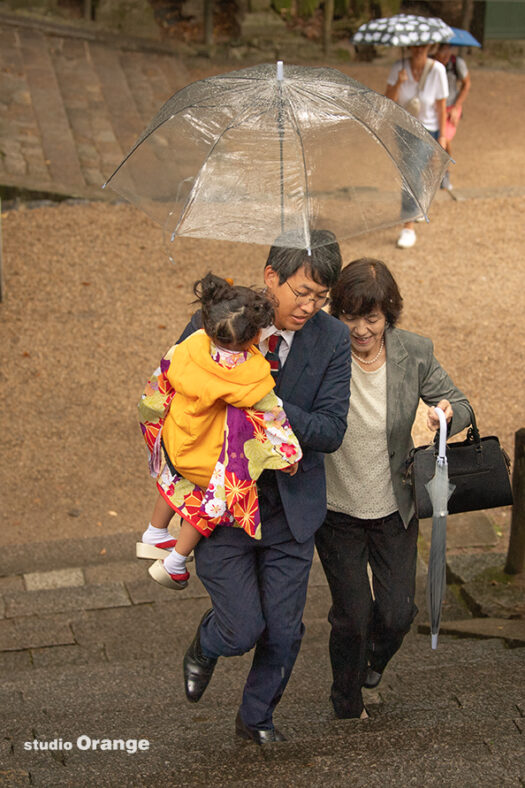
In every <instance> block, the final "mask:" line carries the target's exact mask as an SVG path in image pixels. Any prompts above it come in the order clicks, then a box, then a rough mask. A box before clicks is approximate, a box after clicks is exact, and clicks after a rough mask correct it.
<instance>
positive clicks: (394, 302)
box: [330, 257, 403, 326]
mask: <svg viewBox="0 0 525 788" xmlns="http://www.w3.org/2000/svg"><path fill="white" fill-rule="evenodd" d="M375 308H379V309H380V310H381V311H382V312H383V314H384V315H385V317H386V319H387V322H388V323H389V324H390V325H391V326H394V325H395V324H396V323H397V321H398V320H399V316H400V315H401V312H402V309H403V299H402V298H401V293H400V292H399V288H398V286H397V284H396V280H395V279H394V277H393V276H392V274H391V273H390V271H389V270H388V268H387V266H386V265H385V264H384V263H383V262H381V260H374V259H373V258H372V257H361V258H360V259H359V260H352V262H351V263H348V265H346V266H345V267H344V268H343V270H342V271H341V276H340V277H339V279H338V280H337V282H336V284H335V285H334V287H333V288H332V291H331V293H330V313H331V314H332V315H333V316H334V317H341V315H356V316H362V315H367V314H369V313H370V312H372V311H373V310H374V309H375Z"/></svg>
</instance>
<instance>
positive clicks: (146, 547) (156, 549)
mask: <svg viewBox="0 0 525 788" xmlns="http://www.w3.org/2000/svg"><path fill="white" fill-rule="evenodd" d="M176 544H177V540H176V539H166V541H165V542H159V544H146V542H137V545H136V551H135V555H136V556H137V558H149V559H153V560H155V559H156V558H167V557H168V556H169V554H170V552H171V551H172V550H173V548H174V547H175V545H176Z"/></svg>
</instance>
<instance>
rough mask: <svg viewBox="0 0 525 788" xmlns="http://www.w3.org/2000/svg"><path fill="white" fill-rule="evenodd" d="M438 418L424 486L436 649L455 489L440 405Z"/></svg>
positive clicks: (432, 633)
mask: <svg viewBox="0 0 525 788" xmlns="http://www.w3.org/2000/svg"><path fill="white" fill-rule="evenodd" d="M435 411H436V413H437V414H438V417H439V453H438V456H437V458H436V472H435V474H434V476H433V477H432V479H431V480H430V481H429V482H427V484H426V485H425V487H426V488H427V490H428V494H429V496H430V500H431V502H432V510H433V512H432V540H431V544H430V557H429V561H428V577H427V601H428V613H429V617H430V639H431V646H432V648H433V649H436V648H437V642H438V633H439V625H440V623H441V607H442V604H443V600H444V598H445V591H446V587H447V577H446V575H447V561H446V550H447V514H448V511H447V504H448V499H449V498H450V496H451V495H452V493H453V492H454V489H455V485H454V484H450V483H449V480H448V463H447V420H446V418H445V414H444V413H443V411H442V410H441V408H435Z"/></svg>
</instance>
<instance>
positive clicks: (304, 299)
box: [286, 280, 330, 309]
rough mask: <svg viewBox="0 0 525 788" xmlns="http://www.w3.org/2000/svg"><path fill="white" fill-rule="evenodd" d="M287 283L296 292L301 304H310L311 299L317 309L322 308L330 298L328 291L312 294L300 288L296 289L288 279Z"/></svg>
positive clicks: (296, 298)
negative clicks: (318, 294) (321, 293)
mask: <svg viewBox="0 0 525 788" xmlns="http://www.w3.org/2000/svg"><path fill="white" fill-rule="evenodd" d="M286 284H287V285H288V287H289V288H290V290H291V291H292V293H293V294H294V296H295V300H296V302H297V303H298V304H299V305H300V306H303V305H304V304H308V303H309V302H310V301H311V302H312V304H313V305H314V307H315V308H316V309H322V308H323V306H325V304H327V303H328V301H329V300H330V297H329V295H328V293H327V294H326V295H322V296H313V295H310V293H301V292H300V291H299V290H295V289H294V288H293V287H292V286H291V284H290V283H289V282H288V280H286Z"/></svg>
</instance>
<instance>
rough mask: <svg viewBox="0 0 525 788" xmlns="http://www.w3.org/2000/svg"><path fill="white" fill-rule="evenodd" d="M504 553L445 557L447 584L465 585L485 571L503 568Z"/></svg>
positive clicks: (465, 554)
mask: <svg viewBox="0 0 525 788" xmlns="http://www.w3.org/2000/svg"><path fill="white" fill-rule="evenodd" d="M505 560H506V555H505V553H461V554H457V555H447V582H448V583H467V582H468V581H469V580H473V579H474V578H475V577H476V576H477V575H480V574H481V573H482V572H484V571H485V569H492V568H497V567H500V568H501V569H502V570H503V567H504V566H505Z"/></svg>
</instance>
